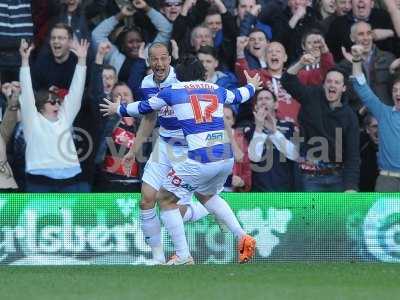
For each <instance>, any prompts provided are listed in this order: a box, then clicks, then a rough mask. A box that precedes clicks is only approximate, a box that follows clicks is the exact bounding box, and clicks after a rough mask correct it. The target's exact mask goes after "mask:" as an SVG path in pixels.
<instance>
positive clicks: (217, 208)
mask: <svg viewBox="0 0 400 300" xmlns="http://www.w3.org/2000/svg"><path fill="white" fill-rule="evenodd" d="M204 206H205V207H206V208H207V210H208V211H209V212H210V213H211V214H213V215H215V216H216V217H217V218H218V219H219V220H220V221H222V222H223V223H225V225H226V226H228V228H229V230H230V231H231V232H232V233H233V234H234V235H235V236H236V237H237V238H241V237H242V236H244V235H246V232H245V231H244V230H243V228H242V226H240V224H239V221H238V220H237V218H236V216H235V214H234V213H233V211H232V209H231V208H230V206H229V205H228V203H226V201H225V200H224V199H222V198H221V197H220V196H219V195H214V196H212V197H211V198H210V200H208V201H207V202H206V203H205V204H204Z"/></svg>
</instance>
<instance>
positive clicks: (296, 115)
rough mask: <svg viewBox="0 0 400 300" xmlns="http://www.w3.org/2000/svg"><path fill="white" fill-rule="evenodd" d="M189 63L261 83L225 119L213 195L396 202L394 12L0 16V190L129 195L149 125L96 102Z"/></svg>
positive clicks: (358, 5) (366, 1) (391, 6)
mask: <svg viewBox="0 0 400 300" xmlns="http://www.w3.org/2000/svg"><path fill="white" fill-rule="evenodd" d="M155 44H160V45H161V46H159V47H150V46H151V45H155ZM160 47H161V48H163V47H165V49H166V50H167V52H166V53H167V54H162V55H161V54H157V53H158V52H159V53H164V52H163V51H161V50H160V51H159V49H160ZM149 48H150V50H149ZM157 49H158V50H157ZM157 51H158V52H157ZM187 54H194V55H196V56H197V57H198V59H199V60H200V61H201V62H202V64H203V66H204V68H205V71H206V78H204V79H205V81H207V82H211V83H215V84H218V85H220V86H222V87H224V88H227V89H235V88H237V87H239V86H241V85H243V84H244V83H245V82H246V77H245V73H246V72H247V73H248V74H250V75H251V76H253V75H254V74H256V73H258V74H259V75H260V77H261V79H262V82H263V87H262V89H261V90H259V91H258V92H257V93H256V95H255V97H254V98H253V99H252V100H250V101H248V102H247V103H244V104H242V105H232V106H229V105H225V106H224V115H225V118H224V120H225V125H226V130H227V132H228V136H229V137H230V139H231V144H232V149H233V153H234V157H235V165H234V168H233V170H232V175H231V176H230V177H229V178H228V180H227V182H226V191H236V192H249V191H256V192H278V191H279V192H289V191H326V192H341V191H347V192H351V191H375V190H376V191H380V192H399V191H400V147H398V146H397V145H396V142H397V141H398V140H400V77H399V76H398V75H399V74H400V58H399V56H400V2H399V1H398V0H380V1H379V2H378V1H376V2H374V1H373V0H336V1H335V0H314V1H312V0H288V1H283V0H268V1H267V0H236V1H234V0H147V1H146V0H133V1H130V0H9V1H6V2H5V3H0V87H1V93H0V118H1V123H0V156H1V158H0V159H1V161H0V163H1V165H0V189H1V190H2V191H21V192H56V191H66V192H90V191H98V192H134V191H140V186H141V176H142V173H143V169H144V165H145V163H146V162H147V160H148V158H149V155H150V153H151V150H152V149H153V148H154V147H156V146H157V145H156V143H155V141H156V140H157V134H158V133H157V125H156V124H155V123H156V118H155V117H154V116H150V117H146V118H142V119H139V118H133V117H131V118H120V117H117V116H112V117H109V116H107V117H105V116H102V115H101V114H100V111H99V104H100V103H101V102H102V101H104V99H107V100H108V101H113V102H115V101H120V102H126V103H129V102H132V101H137V100H140V99H143V98H144V97H145V94H146V95H147V96H149V95H150V94H149V91H146V85H147V83H146V82H145V81H146V80H152V81H153V82H152V83H151V84H150V85H149V86H157V87H158V89H160V88H162V87H163V86H164V85H163V82H169V80H167V79H168V78H169V77H171V76H175V73H174V69H173V66H174V65H175V64H176V63H177V61H179V59H180V58H182V57H184V56H185V55H187ZM170 66H172V67H171V68H170ZM148 74H153V76H151V77H146V78H147V79H146V80H143V79H144V78H145V76H147V75H148ZM149 78H150V79H149ZM164 113H168V112H164ZM146 122H147V123H146ZM141 123H143V124H144V123H146V124H150V125H149V128H153V126H154V125H155V127H156V129H155V130H153V131H152V132H148V133H146V134H144V133H143V131H145V130H144V129H143V127H145V126H144V125H143V124H142V125H140V124H141ZM147 136H150V137H147Z"/></svg>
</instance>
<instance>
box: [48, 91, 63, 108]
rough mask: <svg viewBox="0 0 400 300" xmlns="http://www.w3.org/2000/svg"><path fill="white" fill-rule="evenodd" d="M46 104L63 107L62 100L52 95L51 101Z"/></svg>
mask: <svg viewBox="0 0 400 300" xmlns="http://www.w3.org/2000/svg"><path fill="white" fill-rule="evenodd" d="M46 103H49V104H51V105H56V104H58V105H60V106H61V100H60V98H58V97H57V96H55V95H54V94H52V93H50V95H49V99H48V100H47V101H46Z"/></svg>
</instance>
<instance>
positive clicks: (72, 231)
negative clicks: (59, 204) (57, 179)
mask: <svg viewBox="0 0 400 300" xmlns="http://www.w3.org/2000/svg"><path fill="white" fill-rule="evenodd" d="M53 216H54V215H53ZM54 217H56V216H54ZM61 218H62V221H61V224H60V225H59V226H54V225H48V226H43V227H42V228H41V229H40V230H39V226H38V215H37V211H36V210H34V209H29V210H27V211H26V212H25V225H23V226H16V227H15V228H11V227H2V228H1V229H0V237H2V239H1V240H0V262H1V261H4V260H5V259H7V258H8V257H9V256H10V255H12V254H13V253H16V252H17V249H18V251H22V252H23V253H24V254H25V255H34V254H39V253H46V254H49V253H53V254H55V253H63V254H71V253H75V254H76V253H80V252H84V251H88V250H89V251H90V250H92V251H95V252H97V253H106V252H111V251H114V252H127V251H128V250H129V248H130V246H131V244H132V242H131V238H129V236H131V237H136V238H135V241H136V242H135V246H136V248H139V249H140V250H141V251H145V252H147V251H148V249H147V246H146V245H145V244H144V243H143V242H142V241H143V236H142V234H141V231H140V228H139V225H138V224H137V222H136V221H135V220H132V223H125V224H122V225H116V226H114V227H108V226H105V225H97V226H92V227H82V226H73V216H72V211H71V210H70V209H62V210H61ZM88 248H89V249H88Z"/></svg>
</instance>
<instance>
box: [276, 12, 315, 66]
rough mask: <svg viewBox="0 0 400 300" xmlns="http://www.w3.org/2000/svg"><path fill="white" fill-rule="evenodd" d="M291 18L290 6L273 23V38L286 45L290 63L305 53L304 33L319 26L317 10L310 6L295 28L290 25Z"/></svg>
mask: <svg viewBox="0 0 400 300" xmlns="http://www.w3.org/2000/svg"><path fill="white" fill-rule="evenodd" d="M291 18H292V13H291V11H290V8H289V7H288V8H286V9H285V10H284V11H283V12H282V13H280V14H278V15H276V16H275V18H274V19H273V23H272V33H273V40H275V41H278V42H280V43H282V45H283V46H285V49H286V52H287V55H288V63H291V62H294V61H296V60H297V59H298V58H299V57H300V56H301V55H302V54H303V48H302V47H301V38H302V36H303V34H304V33H305V32H307V31H309V30H310V29H311V28H316V27H317V28H318V23H317V19H316V16H315V12H314V10H313V9H312V8H310V7H307V12H306V15H305V16H304V17H303V18H302V19H301V20H300V21H298V22H297V24H296V26H295V27H294V28H293V29H292V28H290V26H289V20H290V19H291Z"/></svg>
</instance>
